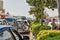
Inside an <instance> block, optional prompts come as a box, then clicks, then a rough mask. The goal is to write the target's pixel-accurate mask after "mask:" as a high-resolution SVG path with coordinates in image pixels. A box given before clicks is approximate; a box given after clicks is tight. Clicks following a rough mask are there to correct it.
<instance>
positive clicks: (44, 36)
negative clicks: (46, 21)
mask: <svg viewBox="0 0 60 40" xmlns="http://www.w3.org/2000/svg"><path fill="white" fill-rule="evenodd" d="M36 40H60V31H58V30H43V31H40V32H39V34H38V35H37V39H36Z"/></svg>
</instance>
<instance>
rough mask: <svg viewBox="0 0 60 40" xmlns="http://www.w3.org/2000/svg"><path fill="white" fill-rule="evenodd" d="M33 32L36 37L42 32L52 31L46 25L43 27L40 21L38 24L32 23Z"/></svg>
mask: <svg viewBox="0 0 60 40" xmlns="http://www.w3.org/2000/svg"><path fill="white" fill-rule="evenodd" d="M30 27H31V30H32V32H33V35H34V36H35V37H36V36H37V34H38V33H39V32H40V31H41V30H49V29H51V28H50V27H49V26H46V25H42V26H41V23H40V22H39V21H38V22H32V23H31V26H30Z"/></svg>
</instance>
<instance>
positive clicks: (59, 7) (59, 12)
mask: <svg viewBox="0 0 60 40" xmlns="http://www.w3.org/2000/svg"><path fill="white" fill-rule="evenodd" d="M57 7H58V14H59V15H58V16H59V24H60V0H57ZM59 27H60V26H59Z"/></svg>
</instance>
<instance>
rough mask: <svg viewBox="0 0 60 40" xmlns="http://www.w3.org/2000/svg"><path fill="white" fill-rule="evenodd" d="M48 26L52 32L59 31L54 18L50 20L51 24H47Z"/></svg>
mask: <svg viewBox="0 0 60 40" xmlns="http://www.w3.org/2000/svg"><path fill="white" fill-rule="evenodd" d="M48 25H49V26H50V27H51V29H52V30H58V29H59V27H58V23H57V22H56V19H55V18H53V19H52V20H51V22H49V24H48Z"/></svg>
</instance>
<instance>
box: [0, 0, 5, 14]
mask: <svg viewBox="0 0 60 40" xmlns="http://www.w3.org/2000/svg"><path fill="white" fill-rule="evenodd" d="M2 12H3V13H4V12H5V10H4V9H3V0H0V14H1V13H2Z"/></svg>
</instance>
